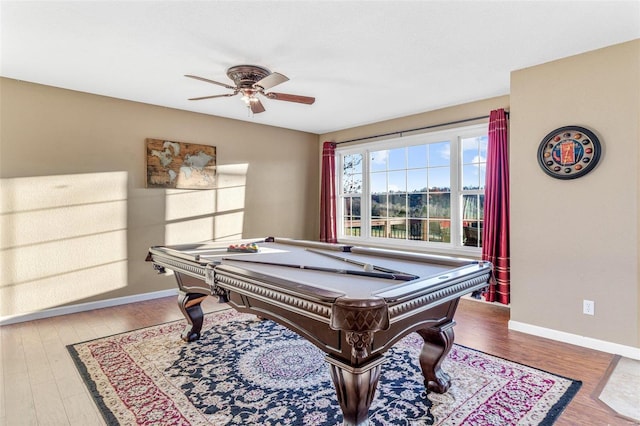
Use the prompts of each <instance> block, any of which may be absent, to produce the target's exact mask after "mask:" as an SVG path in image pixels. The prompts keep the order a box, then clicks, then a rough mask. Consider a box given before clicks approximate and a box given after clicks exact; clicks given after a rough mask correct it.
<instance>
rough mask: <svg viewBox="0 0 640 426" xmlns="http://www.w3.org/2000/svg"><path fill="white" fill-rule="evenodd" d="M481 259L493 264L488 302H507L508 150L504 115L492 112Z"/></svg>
mask: <svg viewBox="0 0 640 426" xmlns="http://www.w3.org/2000/svg"><path fill="white" fill-rule="evenodd" d="M482 232H483V233H482V241H483V243H482V259H483V260H487V261H489V262H491V263H493V267H494V275H495V280H492V282H491V283H490V285H489V290H488V292H487V293H486V294H485V298H486V300H487V301H488V302H499V303H504V304H505V305H507V304H509V302H510V289H509V287H510V275H511V272H510V257H509V256H510V254H509V153H508V130H507V114H506V113H505V111H504V109H498V110H495V111H491V114H490V116H489V143H488V147H487V174H486V180H485V190H484V228H483V231H482Z"/></svg>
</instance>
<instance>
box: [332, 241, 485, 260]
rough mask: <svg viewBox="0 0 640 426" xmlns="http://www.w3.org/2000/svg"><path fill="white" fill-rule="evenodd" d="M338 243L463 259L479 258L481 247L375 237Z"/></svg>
mask: <svg viewBox="0 0 640 426" xmlns="http://www.w3.org/2000/svg"><path fill="white" fill-rule="evenodd" d="M338 242H339V243H340V244H351V245H354V246H366V247H376V248H384V249H391V250H403V251H409V252H415V253H426V254H435V255H440V256H453V257H462V258H465V259H473V260H480V259H481V257H482V249H481V248H480V247H434V246H433V245H429V244H428V243H425V244H424V245H416V244H402V243H396V244H394V243H389V242H386V241H385V242H381V241H376V240H375V239H354V238H339V239H338Z"/></svg>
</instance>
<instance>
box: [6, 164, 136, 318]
mask: <svg viewBox="0 0 640 426" xmlns="http://www.w3.org/2000/svg"><path fill="white" fill-rule="evenodd" d="M0 189H1V194H2V198H1V203H0V221H1V222H0V317H4V316H8V315H15V314H19V313H25V312H33V311H39V310H43V309H47V308H50V307H52V306H58V305H61V304H65V303H69V302H73V301H75V300H79V299H83V298H86V297H90V296H93V295H96V294H99V293H103V292H106V291H111V290H114V289H117V288H121V287H125V286H126V285H127V172H107V173H89V174H77V175H59V176H41V177H26V178H13V179H2V180H1V181H0Z"/></svg>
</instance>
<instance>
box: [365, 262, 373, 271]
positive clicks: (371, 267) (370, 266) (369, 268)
mask: <svg viewBox="0 0 640 426" xmlns="http://www.w3.org/2000/svg"><path fill="white" fill-rule="evenodd" d="M364 271H365V272H373V265H370V264H368V263H367V264H366V265H364Z"/></svg>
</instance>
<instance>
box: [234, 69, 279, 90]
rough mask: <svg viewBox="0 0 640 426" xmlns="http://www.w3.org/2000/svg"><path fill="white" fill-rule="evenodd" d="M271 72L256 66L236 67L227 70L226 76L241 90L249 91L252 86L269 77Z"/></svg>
mask: <svg viewBox="0 0 640 426" xmlns="http://www.w3.org/2000/svg"><path fill="white" fill-rule="evenodd" d="M270 74H271V71H269V70H268V69H266V68H263V67H259V66H257V65H237V66H234V67H231V68H229V69H228V70H227V76H228V77H229V78H230V79H231V80H233V81H234V83H235V84H236V86H237V87H239V88H241V89H251V88H253V85H254V84H256V83H257V82H258V81H260V80H262V79H263V78H265V77H266V76H268V75H270Z"/></svg>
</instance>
